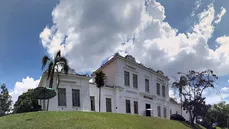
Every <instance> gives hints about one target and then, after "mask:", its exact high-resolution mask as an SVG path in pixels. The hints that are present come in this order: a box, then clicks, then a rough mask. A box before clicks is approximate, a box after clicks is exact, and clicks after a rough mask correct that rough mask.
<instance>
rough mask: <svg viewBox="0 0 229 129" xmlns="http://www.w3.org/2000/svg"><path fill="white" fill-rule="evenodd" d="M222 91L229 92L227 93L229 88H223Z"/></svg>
mask: <svg viewBox="0 0 229 129" xmlns="http://www.w3.org/2000/svg"><path fill="white" fill-rule="evenodd" d="M221 91H225V92H227V91H229V87H223V88H222V89H221Z"/></svg>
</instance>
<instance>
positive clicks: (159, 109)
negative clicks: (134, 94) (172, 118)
mask: <svg viewBox="0 0 229 129" xmlns="http://www.w3.org/2000/svg"><path fill="white" fill-rule="evenodd" d="M157 116H158V117H161V107H160V106H157Z"/></svg>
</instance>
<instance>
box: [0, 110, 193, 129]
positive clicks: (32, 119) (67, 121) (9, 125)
mask: <svg viewBox="0 0 229 129" xmlns="http://www.w3.org/2000/svg"><path fill="white" fill-rule="evenodd" d="M0 128H1V129H190V127H188V126H187V125H185V124H183V123H180V122H178V121H172V120H165V119H159V118H150V117H144V116H138V115H126V114H113V113H96V112H78V111H74V112H73V111H71V112H33V113H23V114H15V115H8V116H4V117H0Z"/></svg>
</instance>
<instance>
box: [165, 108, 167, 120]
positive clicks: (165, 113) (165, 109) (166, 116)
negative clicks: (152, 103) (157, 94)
mask: <svg viewBox="0 0 229 129" xmlns="http://www.w3.org/2000/svg"><path fill="white" fill-rule="evenodd" d="M166 113H167V112H166V108H164V118H166V117H167V115H166Z"/></svg>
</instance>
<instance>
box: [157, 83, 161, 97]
mask: <svg viewBox="0 0 229 129" xmlns="http://www.w3.org/2000/svg"><path fill="white" fill-rule="evenodd" d="M160 92H161V91H160V84H159V83H157V95H160Z"/></svg>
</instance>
